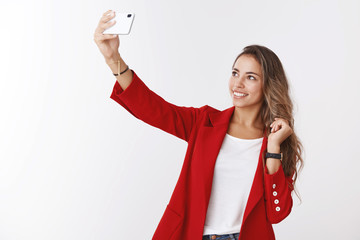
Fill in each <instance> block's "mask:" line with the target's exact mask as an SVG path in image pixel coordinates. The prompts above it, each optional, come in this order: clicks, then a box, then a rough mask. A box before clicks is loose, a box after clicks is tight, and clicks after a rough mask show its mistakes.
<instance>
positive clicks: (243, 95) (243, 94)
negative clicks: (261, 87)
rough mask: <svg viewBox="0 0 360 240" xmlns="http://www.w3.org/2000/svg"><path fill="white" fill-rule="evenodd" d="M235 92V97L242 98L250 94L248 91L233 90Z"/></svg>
mask: <svg viewBox="0 0 360 240" xmlns="http://www.w3.org/2000/svg"><path fill="white" fill-rule="evenodd" d="M233 94H234V97H235V98H242V97H246V96H248V95H249V94H247V93H238V92H233Z"/></svg>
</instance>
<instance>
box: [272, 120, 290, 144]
mask: <svg viewBox="0 0 360 240" xmlns="http://www.w3.org/2000/svg"><path fill="white" fill-rule="evenodd" d="M270 127H271V128H272V129H271V133H270V135H269V137H268V142H269V143H270V144H271V145H274V146H280V144H281V143H282V142H283V141H284V140H285V139H286V138H288V137H289V136H290V135H291V134H292V133H293V130H292V129H291V127H290V126H289V123H288V121H287V120H285V119H283V118H275V121H274V122H272V123H271V124H270ZM269 143H268V144H269Z"/></svg>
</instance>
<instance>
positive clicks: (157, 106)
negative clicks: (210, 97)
mask: <svg viewBox="0 0 360 240" xmlns="http://www.w3.org/2000/svg"><path fill="white" fill-rule="evenodd" d="M129 71H131V73H132V76H133V78H132V80H131V82H130V84H129V86H127V87H126V89H122V87H121V86H120V83H119V81H116V82H115V85H114V88H113V92H112V93H111V96H110V98H111V99H113V100H115V101H116V102H117V103H119V104H120V105H121V106H123V107H124V108H125V109H126V110H127V111H128V112H130V113H131V114H132V115H133V116H135V117H136V118H138V119H140V120H142V121H143V122H145V123H148V124H150V125H151V126H153V127H156V128H159V129H161V130H163V131H165V132H167V133H170V134H172V135H174V136H177V137H179V138H181V139H183V140H185V141H186V142H187V141H188V140H189V137H190V134H191V131H192V129H193V127H194V126H195V123H196V120H197V119H198V118H199V116H200V115H201V113H202V112H203V111H204V110H205V109H206V107H207V105H205V106H202V107H200V108H194V107H185V106H177V105H174V104H172V103H169V102H167V101H165V100H164V99H163V98H162V97H160V96H159V95H157V94H156V93H155V92H153V91H152V90H150V89H149V88H148V87H147V86H146V85H145V83H144V82H143V81H142V80H141V79H140V78H139V77H138V76H137V74H136V73H135V72H134V71H133V70H129Z"/></svg>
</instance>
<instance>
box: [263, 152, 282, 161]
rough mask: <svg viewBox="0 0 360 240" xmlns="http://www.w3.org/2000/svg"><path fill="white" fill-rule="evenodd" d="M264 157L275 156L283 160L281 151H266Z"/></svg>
mask: <svg viewBox="0 0 360 240" xmlns="http://www.w3.org/2000/svg"><path fill="white" fill-rule="evenodd" d="M265 158H276V159H280V161H282V160H283V153H282V152H281V153H269V152H267V153H266V155H265Z"/></svg>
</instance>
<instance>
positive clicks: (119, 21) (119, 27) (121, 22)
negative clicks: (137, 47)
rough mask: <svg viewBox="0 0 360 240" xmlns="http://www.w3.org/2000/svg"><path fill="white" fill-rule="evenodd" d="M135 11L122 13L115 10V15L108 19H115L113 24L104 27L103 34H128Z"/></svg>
mask: <svg viewBox="0 0 360 240" xmlns="http://www.w3.org/2000/svg"><path fill="white" fill-rule="evenodd" d="M134 18H135V13H124V12H117V11H115V17H114V18H112V19H111V20H110V21H114V20H115V21H116V23H115V24H114V25H112V26H111V27H109V28H107V29H105V31H104V32H103V33H104V34H118V35H128V34H129V33H130V30H131V26H132V23H133V21H134Z"/></svg>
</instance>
